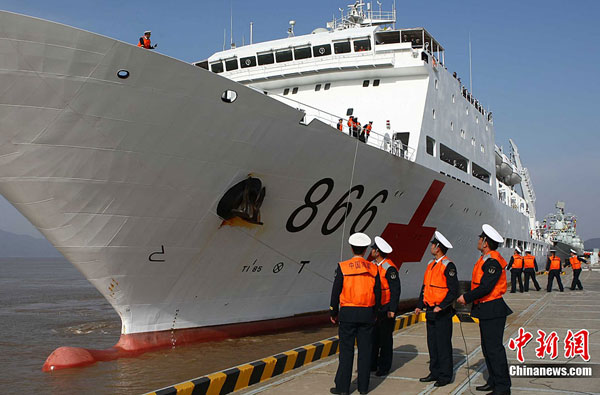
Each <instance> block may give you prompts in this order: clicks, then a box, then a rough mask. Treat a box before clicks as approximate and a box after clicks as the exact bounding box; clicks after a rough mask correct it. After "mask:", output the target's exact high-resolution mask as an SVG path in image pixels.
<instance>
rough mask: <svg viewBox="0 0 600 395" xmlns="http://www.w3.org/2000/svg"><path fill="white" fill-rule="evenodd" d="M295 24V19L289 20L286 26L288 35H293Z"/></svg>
mask: <svg viewBox="0 0 600 395" xmlns="http://www.w3.org/2000/svg"><path fill="white" fill-rule="evenodd" d="M295 25H296V21H294V20H291V21H290V27H289V28H288V37H294V26H295Z"/></svg>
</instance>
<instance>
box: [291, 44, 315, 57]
mask: <svg viewBox="0 0 600 395" xmlns="http://www.w3.org/2000/svg"><path fill="white" fill-rule="evenodd" d="M310 57H311V55H310V46H308V47H298V48H294V58H295V59H296V60H300V59H308V58H310Z"/></svg>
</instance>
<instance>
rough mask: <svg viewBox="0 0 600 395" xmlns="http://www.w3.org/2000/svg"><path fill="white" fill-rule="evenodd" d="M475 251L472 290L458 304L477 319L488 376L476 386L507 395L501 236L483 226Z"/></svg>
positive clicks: (507, 312)
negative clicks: (469, 304) (475, 259)
mask: <svg viewBox="0 0 600 395" xmlns="http://www.w3.org/2000/svg"><path fill="white" fill-rule="evenodd" d="M482 230H483V232H482V233H481V234H480V235H479V241H478V242H477V249H478V250H479V251H481V257H480V258H479V260H477V263H475V267H474V268H473V276H472V278H471V291H469V292H467V293H465V294H464V295H462V296H460V297H459V298H458V299H457V301H458V302H459V303H461V304H467V303H471V302H472V303H473V308H472V310H471V315H472V316H473V317H476V318H479V333H480V336H481V350H482V352H483V356H484V358H485V364H486V366H487V371H488V374H489V377H488V380H487V383H486V384H485V385H481V386H478V387H476V389H477V390H478V391H492V392H490V394H496V395H499V394H510V386H511V381H510V375H509V373H508V362H507V360H506V350H505V348H504V344H503V340H502V338H503V336H504V326H505V325H506V317H507V316H508V315H510V314H512V310H511V309H510V308H509V307H508V305H507V304H506V302H504V299H503V298H502V295H504V293H505V292H506V272H505V270H504V269H505V268H506V266H507V264H506V261H505V260H504V258H503V257H502V255H500V253H499V252H498V251H497V249H498V246H499V245H500V243H503V242H504V239H503V238H502V236H500V233H498V231H496V229H494V228H493V227H491V226H490V225H488V224H485V225H483V226H482Z"/></svg>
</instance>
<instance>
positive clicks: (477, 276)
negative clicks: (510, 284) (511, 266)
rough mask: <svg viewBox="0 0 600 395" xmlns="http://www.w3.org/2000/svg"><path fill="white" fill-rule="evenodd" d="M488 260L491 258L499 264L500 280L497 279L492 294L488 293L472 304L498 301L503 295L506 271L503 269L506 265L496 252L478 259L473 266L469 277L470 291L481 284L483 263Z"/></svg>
mask: <svg viewBox="0 0 600 395" xmlns="http://www.w3.org/2000/svg"><path fill="white" fill-rule="evenodd" d="M488 258H493V259H495V260H497V261H498V262H499V263H500V266H501V269H500V270H502V273H501V275H500V278H499V279H498V282H497V283H496V285H494V289H492V292H490V293H489V294H487V295H486V296H484V297H483V298H480V299H477V300H475V301H473V303H485V302H489V301H491V300H496V299H500V298H501V297H502V295H504V293H505V292H506V271H505V270H504V269H505V268H506V265H507V263H506V261H505V260H504V258H502V255H500V253H499V252H498V251H490V252H489V254H486V255H482V256H481V257H479V259H478V260H477V263H476V264H475V267H474V268H473V276H472V277H471V290H473V289H475V288H477V287H478V286H479V284H480V283H481V277H483V270H482V266H483V264H484V263H485V261H486V260H488Z"/></svg>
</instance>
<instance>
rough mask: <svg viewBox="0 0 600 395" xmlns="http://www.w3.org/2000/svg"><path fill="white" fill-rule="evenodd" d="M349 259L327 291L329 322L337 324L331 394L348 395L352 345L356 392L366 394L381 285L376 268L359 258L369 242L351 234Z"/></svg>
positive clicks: (365, 236) (361, 236)
mask: <svg viewBox="0 0 600 395" xmlns="http://www.w3.org/2000/svg"><path fill="white" fill-rule="evenodd" d="M348 242H349V243H350V246H351V247H352V252H353V257H352V258H350V259H348V260H347V261H343V262H340V263H339V264H338V267H337V269H336V272H335V280H334V281H333V289H332V291H331V304H330V306H329V309H330V310H331V322H333V323H336V322H339V325H340V326H339V332H338V333H339V338H340V340H339V344H340V346H339V347H340V356H339V365H338V369H337V373H336V375H335V387H333V388H331V389H330V390H329V391H330V392H331V393H332V394H348V393H349V392H350V381H351V379H352V364H353V362H354V343H355V342H356V343H357V346H358V391H359V392H360V393H361V394H366V393H367V392H368V391H369V376H370V372H369V367H370V364H371V347H372V340H373V339H372V337H373V325H374V323H375V317H376V313H377V310H378V309H379V306H380V305H381V303H380V302H381V283H380V281H379V273H378V270H377V266H376V265H375V264H373V263H372V262H369V261H367V260H366V259H364V258H363V256H364V255H365V251H366V250H367V247H368V246H369V245H370V244H371V239H370V238H369V236H367V235H366V234H364V233H354V234H353V235H351V236H350V238H349V239H348Z"/></svg>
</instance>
